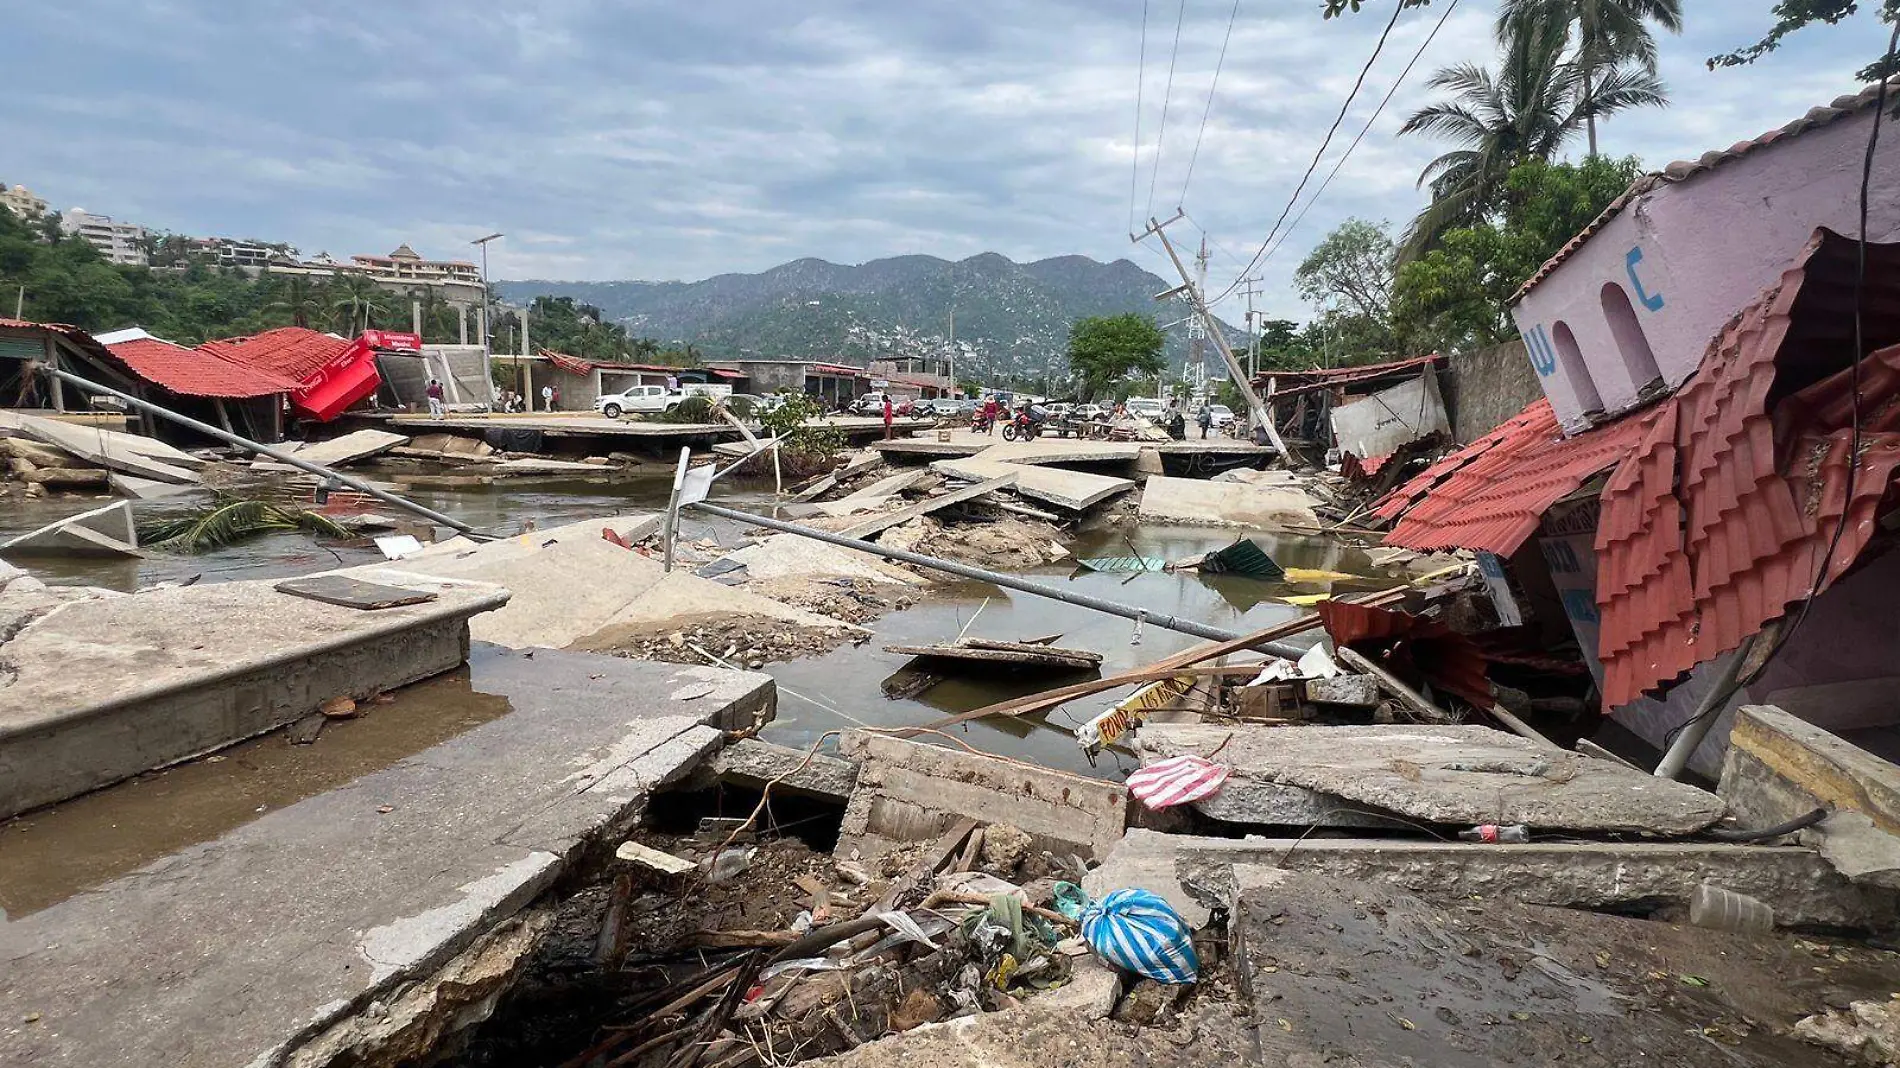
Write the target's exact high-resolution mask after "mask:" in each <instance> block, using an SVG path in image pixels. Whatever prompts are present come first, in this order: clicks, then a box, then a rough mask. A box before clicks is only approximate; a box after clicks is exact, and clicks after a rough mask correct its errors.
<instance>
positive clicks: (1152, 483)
mask: <svg viewBox="0 0 1900 1068" xmlns="http://www.w3.org/2000/svg"><path fill="white" fill-rule="evenodd" d="M1317 503H1318V502H1317V501H1315V500H1314V499H1313V498H1311V497H1309V496H1307V495H1306V494H1305V493H1304V492H1302V491H1301V490H1298V489H1294V488H1291V487H1283V486H1263V485H1255V484H1251V483H1236V482H1213V481H1205V480H1202V479H1194V478H1172V477H1169V476H1166V475H1155V476H1152V477H1150V478H1149V479H1148V482H1147V484H1146V485H1145V486H1144V487H1143V489H1142V491H1141V503H1140V504H1139V505H1137V506H1136V509H1135V514H1136V515H1137V516H1138V517H1140V518H1142V519H1145V520H1150V521H1153V522H1162V523H1180V524H1184V525H1199V526H1224V527H1244V528H1247V529H1251V530H1286V529H1288V528H1311V527H1318V526H1319V516H1318V515H1317V514H1315V513H1314V511H1313V506H1314V505H1315V504H1317Z"/></svg>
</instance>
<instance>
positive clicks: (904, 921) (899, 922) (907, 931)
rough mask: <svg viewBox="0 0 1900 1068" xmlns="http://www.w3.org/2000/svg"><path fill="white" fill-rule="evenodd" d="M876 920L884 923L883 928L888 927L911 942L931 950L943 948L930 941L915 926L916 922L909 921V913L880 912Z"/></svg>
mask: <svg viewBox="0 0 1900 1068" xmlns="http://www.w3.org/2000/svg"><path fill="white" fill-rule="evenodd" d="M877 918H878V919H879V920H882V921H883V922H884V926H886V927H889V928H890V929H891V930H893V931H896V932H897V933H898V934H900V935H903V936H904V937H905V938H908V939H910V940H911V941H912V942H917V943H919V944H921V945H925V946H928V947H930V948H931V949H941V948H943V947H941V946H939V945H937V943H935V942H932V941H931V940H930V936H929V935H927V934H925V933H924V929H923V928H922V927H919V926H917V921H916V920H913V919H911V918H910V913H908V912H894V911H893V912H880V913H878V914H877Z"/></svg>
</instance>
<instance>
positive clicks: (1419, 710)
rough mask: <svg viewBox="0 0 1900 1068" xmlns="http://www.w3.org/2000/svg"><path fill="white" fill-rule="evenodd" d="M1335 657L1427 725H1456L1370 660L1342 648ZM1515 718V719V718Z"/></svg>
mask: <svg viewBox="0 0 1900 1068" xmlns="http://www.w3.org/2000/svg"><path fill="white" fill-rule="evenodd" d="M1335 655H1337V656H1338V657H1339V660H1340V662H1341V663H1343V664H1347V665H1350V666H1352V667H1355V668H1358V669H1359V670H1360V671H1363V672H1365V673H1366V674H1368V675H1371V676H1372V677H1373V678H1374V679H1377V680H1378V682H1379V687H1380V688H1381V689H1383V690H1385V692H1387V693H1389V694H1391V695H1392V696H1394V697H1396V698H1398V699H1399V703H1400V704H1402V705H1404V706H1405V707H1406V708H1408V709H1411V711H1412V714H1413V715H1415V716H1417V717H1418V718H1419V719H1421V720H1423V721H1425V722H1426V723H1439V724H1445V723H1456V722H1458V720H1457V718H1456V717H1454V716H1453V715H1452V714H1451V713H1449V712H1447V711H1445V710H1444V709H1442V708H1440V707H1438V706H1437V705H1435V704H1432V703H1431V702H1430V701H1427V700H1426V699H1425V695H1424V694H1421V693H1419V692H1418V691H1417V690H1414V689H1412V688H1411V687H1410V686H1407V685H1406V684H1405V683H1403V682H1401V681H1399V678H1398V676H1396V675H1394V674H1392V673H1391V672H1390V671H1387V670H1386V669H1384V668H1382V667H1380V666H1379V665H1377V664H1375V663H1373V662H1372V661H1371V660H1368V659H1367V658H1366V657H1365V656H1363V655H1361V654H1360V653H1359V652H1357V651H1356V650H1353V649H1348V648H1346V647H1345V646H1343V645H1342V646H1340V647H1339V648H1338V649H1337V650H1335ZM1513 718H1515V717H1513Z"/></svg>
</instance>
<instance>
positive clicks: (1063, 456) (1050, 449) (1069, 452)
mask: <svg viewBox="0 0 1900 1068" xmlns="http://www.w3.org/2000/svg"><path fill="white" fill-rule="evenodd" d="M1140 454H1141V445H1140V444H1139V443H1137V442H1133V441H1090V440H1084V439H1081V438H1058V437H1055V436H1054V435H1045V436H1043V437H1039V438H1037V439H1036V440H1034V441H999V442H997V443H996V444H994V445H991V446H990V447H989V448H987V449H984V450H983V451H982V452H979V453H977V454H976V455H977V458H978V459H981V460H1000V461H1002V462H1004V463H1012V464H1031V465H1036V466H1043V465H1053V466H1061V465H1063V464H1127V463H1134V462H1135V459H1136V457H1138V456H1139V455H1140Z"/></svg>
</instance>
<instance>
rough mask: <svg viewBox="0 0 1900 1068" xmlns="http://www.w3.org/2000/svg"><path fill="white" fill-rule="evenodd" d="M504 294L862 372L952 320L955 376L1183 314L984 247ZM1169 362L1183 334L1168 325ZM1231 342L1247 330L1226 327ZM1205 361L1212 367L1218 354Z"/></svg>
mask: <svg viewBox="0 0 1900 1068" xmlns="http://www.w3.org/2000/svg"><path fill="white" fill-rule="evenodd" d="M495 288H496V290H497V292H498V293H499V294H500V295H501V297H502V299H504V300H507V301H509V302H510V303H524V302H526V301H528V300H530V299H532V298H534V297H537V296H541V295H549V296H555V297H562V296H566V297H572V298H574V299H575V301H577V302H579V303H583V304H591V305H593V306H594V307H597V308H599V309H600V310H601V313H602V316H603V317H604V318H605V319H607V320H610V321H614V322H618V323H620V324H621V325H622V326H624V327H626V329H627V331H628V332H629V333H631V334H633V335H635V336H638V337H650V338H653V339H655V340H657V341H660V342H661V343H663V344H672V343H685V342H690V343H692V344H694V345H696V346H697V347H698V348H699V349H701V350H702V351H703V352H705V353H706V354H707V355H709V356H713V357H728V358H731V357H739V356H753V357H760V358H774V357H792V358H817V359H829V360H835V361H842V362H846V363H853V364H859V365H862V364H864V363H867V362H868V361H869V360H871V359H873V358H884V357H890V356H925V357H939V358H940V357H942V356H945V355H947V354H948V352H949V348H950V337H951V329H952V326H951V323H952V314H953V313H954V316H955V345H956V350H957V370H958V374H959V376H962V375H965V374H966V373H967V374H969V375H975V376H978V377H982V376H1002V375H1021V376H1025V377H1030V378H1035V377H1040V376H1041V375H1043V374H1045V373H1048V374H1061V373H1064V372H1065V371H1066V367H1067V364H1066V361H1065V360H1064V357H1063V352H1064V349H1065V347H1066V346H1067V343H1068V335H1069V324H1070V323H1072V322H1074V321H1075V320H1076V319H1078V318H1082V317H1085V316H1091V315H1118V314H1121V313H1123V312H1139V313H1141V314H1144V315H1151V316H1155V317H1156V319H1157V320H1158V321H1160V322H1161V323H1162V324H1163V325H1164V326H1165V325H1167V324H1169V323H1171V322H1173V321H1175V320H1178V319H1181V318H1183V317H1184V316H1185V314H1186V307H1185V306H1184V305H1182V304H1179V303H1175V304H1170V305H1168V306H1166V307H1163V306H1160V305H1157V304H1156V303H1155V301H1154V296H1155V294H1157V293H1161V292H1164V291H1166V290H1168V289H1171V288H1173V286H1172V285H1171V284H1170V283H1168V282H1165V281H1163V280H1162V279H1161V278H1159V277H1157V276H1155V275H1154V274H1152V273H1150V272H1148V271H1145V270H1143V269H1141V268H1140V267H1137V266H1136V265H1135V264H1133V263H1131V262H1129V261H1128V260H1125V259H1123V260H1116V261H1115V262H1113V263H1102V262H1100V261H1098V260H1093V259H1090V258H1088V257H1086V256H1056V257H1053V258H1051V259H1045V260H1036V261H1035V262H1033V263H1016V262H1014V261H1012V260H1010V259H1009V258H1008V257H1006V256H1002V255H999V254H997V253H994V252H985V253H983V254H981V255H977V256H971V257H970V258H969V259H965V260H957V261H954V262H953V261H951V260H945V259H939V258H937V257H935V256H895V257H891V258H889V259H881V260H872V261H870V262H868V263H864V264H860V265H858V266H855V267H853V266H846V265H841V264H836V263H830V262H827V261H825V260H820V259H799V260H793V261H791V262H790V263H785V264H780V265H779V266H777V267H773V268H772V269H770V270H767V271H764V272H761V273H759V274H722V275H716V276H714V277H712V278H708V279H705V280H704V281H699V282H631V281H629V282H561V281H546V280H532V279H531V280H525V281H508V282H496V283H495ZM1167 334H1168V355H1169V357H1170V359H1171V362H1173V363H1175V364H1179V363H1181V362H1182V361H1183V360H1184V359H1185V358H1186V354H1187V348H1188V345H1187V338H1186V330H1185V329H1184V328H1179V327H1177V328H1175V329H1171V330H1168V331H1167ZM1229 336H1230V337H1231V338H1236V339H1237V338H1239V336H1240V335H1239V332H1238V331H1234V330H1232V329H1231V328H1229ZM1209 358H1210V359H1215V358H1217V357H1215V356H1214V355H1213V354H1212V353H1211V352H1210V353H1209Z"/></svg>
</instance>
